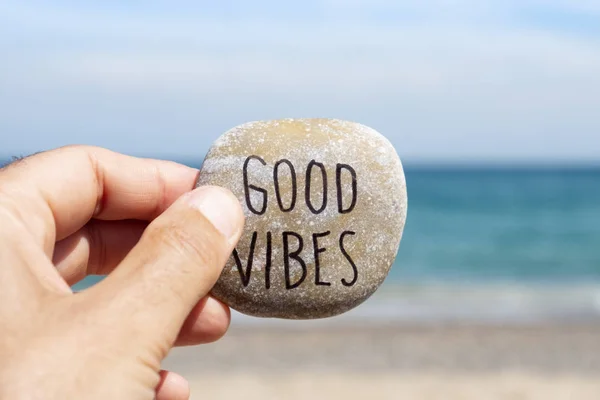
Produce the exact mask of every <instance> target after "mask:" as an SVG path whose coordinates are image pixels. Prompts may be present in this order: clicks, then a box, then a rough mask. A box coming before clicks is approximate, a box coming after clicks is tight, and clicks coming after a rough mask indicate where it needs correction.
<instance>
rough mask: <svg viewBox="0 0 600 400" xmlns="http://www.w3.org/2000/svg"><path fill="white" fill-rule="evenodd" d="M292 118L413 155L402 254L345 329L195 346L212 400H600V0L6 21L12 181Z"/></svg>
mask: <svg viewBox="0 0 600 400" xmlns="http://www.w3.org/2000/svg"><path fill="white" fill-rule="evenodd" d="M285 117H296V118H299V117H334V118H341V119H348V120H353V121H357V122H361V123H363V124H366V125H369V126H371V127H373V128H375V129H377V130H378V131H380V132H381V133H382V134H384V135H385V136H386V137H387V138H389V139H390V141H391V142H392V143H393V144H394V146H395V147H396V149H397V151H398V153H399V155H400V156H401V158H402V160H403V162H404V164H405V169H406V177H407V184H408V192H409V211H408V221H407V225H406V229H405V232H404V238H403V241H402V243H401V247H400V252H399V255H398V258H397V260H396V263H395V265H394V268H393V269H392V271H391V273H390V276H389V278H388V280H387V281H386V282H385V284H384V285H383V287H382V288H381V290H380V291H379V292H377V293H376V294H375V295H374V296H373V297H372V298H371V299H370V300H369V301H368V302H367V303H365V304H364V305H362V306H361V307H359V308H357V309H356V310H353V311H352V312H350V313H348V314H346V315H343V316H341V317H338V318H334V319H331V320H324V321H312V322H289V321H288V322H286V321H270V320H259V319H253V318H249V317H244V316H242V315H239V314H235V313H234V316H233V325H232V328H231V330H230V333H229V334H228V336H226V337H225V339H223V340H222V341H221V342H219V343H216V344H213V345H209V346H204V347H200V348H188V349H177V350H175V351H174V352H173V354H172V355H171V356H170V358H169V359H168V360H167V366H168V367H170V368H172V369H174V370H176V371H179V372H182V373H183V374H184V375H185V376H186V377H187V378H188V379H190V381H191V383H192V389H193V394H192V398H215V399H229V398H234V397H239V396H240V395H244V397H245V398H247V399H254V398H261V399H271V398H273V399H288V398H290V399H295V398H334V399H337V398H340V399H353V398H364V397H372V398H376V399H388V398H389V399H399V398H419V399H449V398H450V399H454V398H460V399H505V398H507V399H513V398H514V399H538V398H539V399H588V398H589V399H598V398H600V379H599V378H600V1H596V0H568V1H567V0H547V1H542V0H520V1H516V0H478V1H475V0H455V1H451V0H432V1H427V2H423V1H414V0H408V1H402V2H401V1H395V0H346V1H344V0H305V1H302V2H284V1H272V0H256V1H252V2H249V1H242V0H237V1H221V2H208V1H183V2H171V1H161V0H157V1H145V2H141V1H113V0H107V1H103V2H97V3H89V2H85V3H83V2H75V1H66V0H59V1H54V2H52V3H51V4H50V3H49V2H42V1H17V0H1V1H0V161H3V163H4V162H9V161H10V160H11V158H12V157H18V156H24V155H28V154H31V153H34V152H37V151H42V150H47V149H50V148H54V147H58V146H62V145H66V144H75V143H81V144H92V145H97V146H103V147H107V148H110V149H112V150H115V151H119V152H124V153H127V154H132V155H138V156H147V157H157V158H165V159H171V160H174V161H178V162H181V163H185V164H188V165H191V166H195V167H199V166H200V165H201V164H202V161H203V159H204V155H205V154H206V152H207V150H208V148H209V146H210V145H211V143H212V142H213V141H214V140H215V139H216V138H217V137H218V136H219V135H220V134H222V133H223V132H225V131H226V130H228V129H229V128H231V127H233V126H235V125H238V124H240V123H243V122H247V121H252V120H260V119H276V118H285ZM85 284H88V282H86V283H84V285H85Z"/></svg>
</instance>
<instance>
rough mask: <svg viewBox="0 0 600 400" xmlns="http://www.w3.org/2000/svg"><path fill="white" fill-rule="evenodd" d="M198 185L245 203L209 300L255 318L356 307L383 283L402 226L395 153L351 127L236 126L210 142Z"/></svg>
mask: <svg viewBox="0 0 600 400" xmlns="http://www.w3.org/2000/svg"><path fill="white" fill-rule="evenodd" d="M197 185H198V186H202V185H218V186H223V187H226V188H228V189H230V190H231V191H232V192H233V193H234V194H235V195H236V196H237V197H238V198H239V200H240V202H241V204H242V206H243V209H244V213H245V216H246V225H245V229H244V232H243V234H242V237H241V239H240V241H239V243H238V245H237V247H236V249H235V251H234V252H233V254H232V256H231V258H230V259H229V261H228V262H227V264H226V266H225V268H224V269H223V272H222V274H221V276H220V278H219V281H218V282H217V284H216V285H215V286H214V288H213V290H212V295H213V296H214V297H216V298H217V299H219V300H221V301H223V302H224V303H226V304H228V305H229V306H230V307H231V308H233V309H235V310H237V311H239V312H242V313H244V314H248V315H252V316H257V317H275V318H285V319H314V318H324V317H330V316H334V315H337V314H341V313H343V312H346V311H348V310H350V309H352V308H354V307H356V306H357V305H359V304H360V303H362V302H363V301H365V300H366V299H367V298H368V297H369V296H371V295H372V294H373V293H374V292H375V291H376V290H377V288H378V287H379V286H380V285H381V284H382V283H383V281H384V279H385V278H386V276H387V274H388V272H389V270H390V267H391V266H392V264H393V262H394V259H395V257H396V254H397V252H398V247H399V245H400V239H401V237H402V231H403V229H404V223H405V220H406V211H407V196H406V182H405V178H404V172H403V169H402V164H401V162H400V159H399V157H398V155H397V154H396V151H395V150H394V148H393V146H392V145H391V143H390V142H389V141H388V140H387V139H385V138H384V137H383V136H382V135H381V134H379V133H378V132H376V131H375V130H373V129H371V128H368V127H366V126H364V125H360V124H358V123H353V122H347V121H340V120H333V119H285V120H276V121H260V122H250V123H247V124H243V125H240V126H238V127H236V128H233V129H232V130H230V131H229V132H227V133H225V134H224V135H223V136H221V137H220V138H219V139H218V140H217V141H216V142H215V143H214V145H213V146H212V148H211V149H210V151H209V153H208V154H207V156H206V159H205V161H204V163H203V165H202V169H201V171H200V175H199V178H198V182H197Z"/></svg>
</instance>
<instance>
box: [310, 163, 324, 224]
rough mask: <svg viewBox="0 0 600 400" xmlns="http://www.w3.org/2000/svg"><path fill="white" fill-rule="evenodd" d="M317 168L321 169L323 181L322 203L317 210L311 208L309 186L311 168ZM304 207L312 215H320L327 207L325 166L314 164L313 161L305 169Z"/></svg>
mask: <svg viewBox="0 0 600 400" xmlns="http://www.w3.org/2000/svg"><path fill="white" fill-rule="evenodd" d="M314 166H317V167H319V168H320V169H321V176H322V179H323V203H321V207H320V208H319V209H316V208H314V207H313V205H312V201H311V198H310V186H311V179H312V170H313V167H314ZM305 194H306V205H307V206H308V208H309V209H310V211H311V212H312V213H313V214H320V213H322V212H323V210H325V208H326V207H327V171H325V165H323V164H322V163H319V162H316V161H315V160H312V161H311V162H310V163H309V164H308V167H307V169H306V193H305Z"/></svg>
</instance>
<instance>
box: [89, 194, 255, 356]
mask: <svg viewBox="0 0 600 400" xmlns="http://www.w3.org/2000/svg"><path fill="white" fill-rule="evenodd" d="M243 220H244V217H243V213H242V210H241V206H240V204H239V202H238V200H237V199H236V198H235V197H234V196H233V194H231V192H229V191H227V190H225V189H222V188H218V187H201V188H198V189H196V190H194V191H193V192H190V193H188V194H185V195H184V196H182V197H181V198H180V199H179V200H178V201H176V202H175V203H174V204H173V206H171V207H170V208H169V209H168V210H167V211H166V212H165V213H164V214H163V215H161V216H160V217H158V218H157V219H155V220H154V221H153V222H152V223H151V224H150V225H149V226H148V228H147V229H146V231H145V232H144V234H143V235H142V238H141V239H140V241H139V243H138V244H137V245H136V246H135V247H134V248H133V250H132V251H131V252H130V253H129V254H128V255H127V257H126V258H125V260H123V262H122V263H121V264H120V265H119V266H118V267H117V268H116V269H115V271H114V272H113V273H112V274H110V275H109V276H108V277H107V278H106V279H105V280H103V281H102V282H100V283H99V284H97V285H96V286H94V287H92V288H90V289H89V290H88V291H87V296H89V297H90V299H91V300H90V301H93V302H94V303H99V304H103V305H104V307H105V311H106V312H109V313H111V315H121V316H122V317H123V318H124V321H122V322H123V323H122V324H121V327H122V329H125V330H132V332H131V335H130V336H131V337H135V340H136V343H137V344H139V343H140V342H144V340H146V341H150V342H152V344H153V345H156V348H157V349H158V351H159V352H160V353H161V354H157V357H158V358H160V359H162V357H164V356H165V355H166V353H167V351H168V350H169V348H170V347H171V346H172V345H173V344H174V342H175V339H176V337H177V335H178V333H179V331H180V330H181V327H182V325H183V323H184V321H185V319H186V318H187V316H188V315H189V313H190V311H192V308H193V307H194V306H195V305H196V304H197V303H198V301H199V300H200V299H201V298H202V297H204V296H206V295H207V294H208V292H209V291H210V289H211V288H212V286H213V285H214V283H215V282H216V280H217V278H218V277H219V275H220V273H221V270H222V268H223V265H224V264H225V261H226V260H227V258H228V257H229V255H230V254H231V251H232V250H233V246H234V245H235V243H236V242H237V240H238V239H239V236H240V233H241V231H242V227H243ZM82 294H84V295H85V294H86V293H85V292H84V293H82Z"/></svg>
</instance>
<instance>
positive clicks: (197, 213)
mask: <svg viewBox="0 0 600 400" xmlns="http://www.w3.org/2000/svg"><path fill="white" fill-rule="evenodd" d="M197 174H198V171H197V170H195V169H191V168H188V167H186V166H183V165H179V164H175V163H172V162H167V161H159V160H149V159H140V158H134V157H128V156H125V155H121V154H117V153H113V152H110V151H108V150H105V149H101V148H94V147H81V146H75V147H65V148H61V149H57V150H53V151H49V152H45V153H40V154H37V155H34V156H31V157H28V158H26V159H23V160H20V161H17V162H15V163H13V164H11V165H9V166H8V167H5V168H3V169H1V170H0V321H1V323H0V398H1V399H4V398H6V399H79V398H86V399H112V400H116V399H153V398H156V399H158V400H165V399H173V400H175V399H187V398H189V385H188V383H187V381H186V380H185V379H184V378H183V377H181V376H179V375H177V374H175V373H173V372H168V371H162V370H161V368H160V364H161V361H162V360H163V359H164V358H165V357H166V356H167V354H168V353H169V350H170V349H171V348H172V347H173V346H178V345H196V344H202V343H209V342H213V341H215V340H217V339H219V338H220V337H221V336H223V335H224V333H225V331H226V330H227V328H228V326H229V322H230V312H229V309H228V307H227V306H225V305H224V304H222V303H220V302H218V301H217V300H215V299H213V298H212V297H210V296H208V293H209V292H210V290H211V288H212V286H213V285H214V283H215V282H216V280H217V279H218V277H219V274H220V273H221V270H222V268H223V265H224V263H225V262H226V260H227V257H228V256H229V254H230V253H231V251H232V249H233V247H234V246H235V244H236V242H237V240H238V239H239V236H240V233H241V231H242V228H243V223H244V221H243V220H244V217H243V213H242V210H241V207H240V205H239V203H238V201H237V200H236V199H235V197H233V195H232V194H231V193H230V192H228V191H226V190H225V189H222V188H217V187H202V188H198V189H195V190H192V188H193V187H194V183H195V181H196V178H197ZM89 274H103V275H104V274H106V275H108V276H107V278H106V279H104V280H103V281H102V282H100V283H99V284H97V285H95V286H93V287H91V288H89V289H87V290H85V291H83V292H80V293H73V291H72V290H71V288H70V285H72V284H74V283H76V282H77V281H79V280H81V279H82V278H84V277H85V276H86V275H89Z"/></svg>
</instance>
